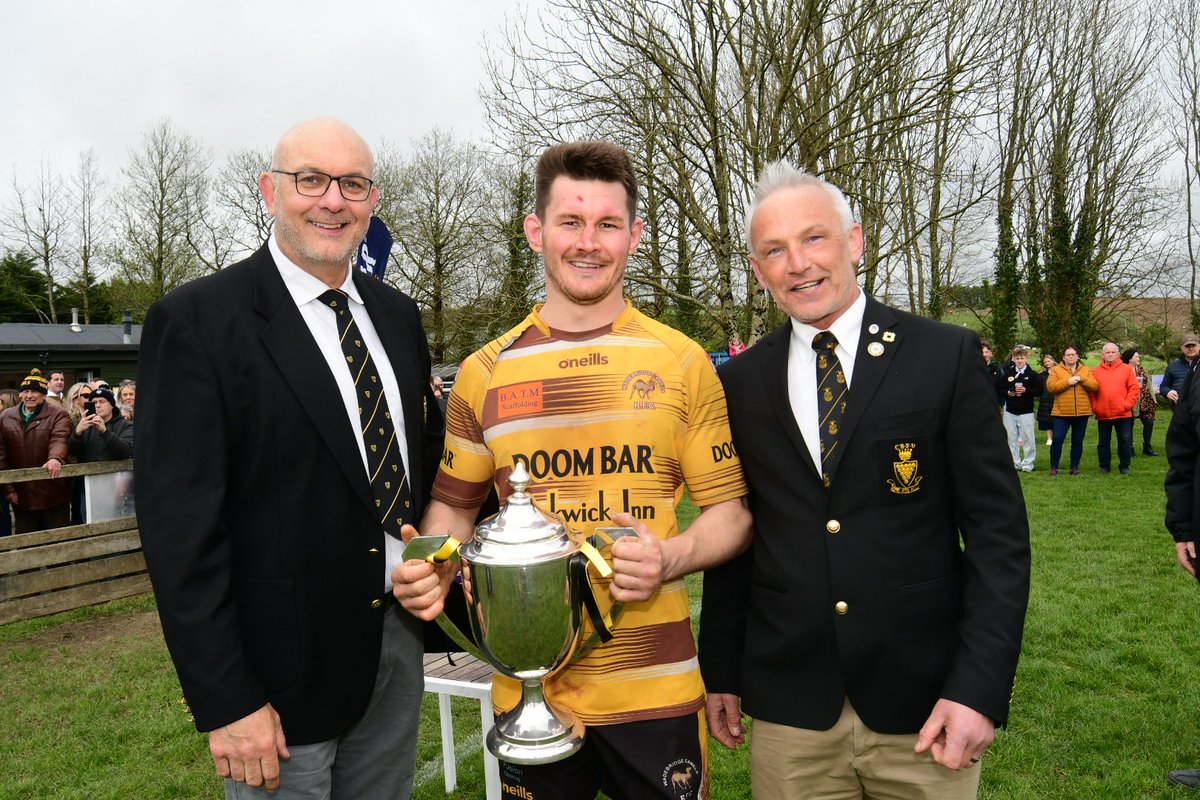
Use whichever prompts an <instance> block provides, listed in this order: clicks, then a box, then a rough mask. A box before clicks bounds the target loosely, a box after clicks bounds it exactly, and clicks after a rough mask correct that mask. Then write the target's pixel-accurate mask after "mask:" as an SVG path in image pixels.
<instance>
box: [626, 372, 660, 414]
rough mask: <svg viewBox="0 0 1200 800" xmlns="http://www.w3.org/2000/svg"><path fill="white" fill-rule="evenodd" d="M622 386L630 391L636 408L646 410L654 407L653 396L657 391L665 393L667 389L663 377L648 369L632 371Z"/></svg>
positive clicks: (630, 396) (630, 397)
mask: <svg viewBox="0 0 1200 800" xmlns="http://www.w3.org/2000/svg"><path fill="white" fill-rule="evenodd" d="M621 388H622V389H623V390H624V391H626V392H628V393H629V399H630V400H633V407H634V408H642V409H646V410H653V409H654V400H653V399H652V398H653V395H654V394H655V393H656V392H657V393H662V394H665V393H666V391H667V385H666V384H665V383H663V379H662V378H660V377H658V375H657V374H655V373H653V372H651V371H650V370H648V369H639V370H638V371H637V372H634V373H631V374H630V375H629V377H628V378H626V379H625V382H624V383H623V384H621Z"/></svg>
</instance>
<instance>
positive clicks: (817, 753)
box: [750, 700, 979, 800]
mask: <svg viewBox="0 0 1200 800" xmlns="http://www.w3.org/2000/svg"><path fill="white" fill-rule="evenodd" d="M916 744H917V734H915V733H912V734H903V735H898V736H897V735H890V734H881V733H875V732H874V731H872V730H871V729H870V728H868V727H867V726H866V725H864V724H863V721H862V720H861V719H859V717H858V714H857V713H855V711H854V708H853V707H852V706H851V705H850V701H849V700H847V701H846V705H845V707H844V708H843V709H842V715H841V717H840V718H839V719H838V721H837V723H836V724H835V725H834V726H833V727H832V728H830V729H829V730H827V731H814V730H809V729H807V728H793V727H791V726H788V725H778V724H775V723H772V722H764V721H762V720H755V722H754V726H753V728H752V730H751V748H750V770H751V772H750V775H751V783H752V786H753V793H754V798H755V800H974V798H975V796H976V794H977V793H978V791H979V765H978V764H972V765H971V766H970V767H969V768H966V769H962V770H958V771H955V770H949V769H946V768H945V767H943V766H941V765H940V764H938V763H937V762H935V761H934V760H933V756H931V755H930V754H929V753H928V752H925V753H922V754H920V755H917V754H916V753H914V752H913V748H914V747H916Z"/></svg>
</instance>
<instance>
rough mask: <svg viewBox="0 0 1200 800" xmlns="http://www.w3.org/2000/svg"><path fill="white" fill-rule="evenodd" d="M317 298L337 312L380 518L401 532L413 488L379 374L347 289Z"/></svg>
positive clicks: (388, 529)
mask: <svg viewBox="0 0 1200 800" xmlns="http://www.w3.org/2000/svg"><path fill="white" fill-rule="evenodd" d="M319 299H320V301H321V302H322V303H324V304H325V305H327V306H329V307H330V308H332V309H333V310H334V313H336V314H337V325H338V335H339V336H340V337H341V342H342V353H343V355H345V356H346V365H347V366H348V367H350V375H351V376H352V377H353V378H354V390H355V393H356V394H357V395H358V416H359V421H360V423H361V426H360V428H361V431H362V439H363V444H364V445H365V446H366V450H367V471H368V475H369V477H370V479H371V490H372V491H373V492H374V494H375V506H376V508H378V509H379V520H380V522H381V523H382V525H383V530H384V531H385V532H386V533H388V534H389V535H391V536H395V537H396V538H400V526H401V525H403V524H405V523H406V522H411V521H412V490H411V489H410V487H409V485H408V476H407V475H405V473H404V461H403V460H402V459H401V457H400V445H399V444H398V443H397V442H396V428H395V427H394V426H393V425H392V412H391V410H390V409H389V408H388V401H387V397H385V396H384V394H383V382H382V381H380V380H379V372H378V371H377V370H376V369H375V363H374V361H372V359H371V353H370V351H369V350H367V345H366V343H365V342H364V341H363V338H362V333H360V332H359V330H358V324H357V323H355V321H354V315H353V314H351V313H350V299H349V297H348V296H347V295H346V293H345V292H343V291H341V290H340V289H330V290H329V291H327V292H325V293H323V294H322V295H321V297H320V298H319Z"/></svg>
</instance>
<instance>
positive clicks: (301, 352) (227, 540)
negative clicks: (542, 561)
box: [135, 118, 441, 800]
mask: <svg viewBox="0 0 1200 800" xmlns="http://www.w3.org/2000/svg"><path fill="white" fill-rule="evenodd" d="M372 169H373V159H372V156H371V151H370V148H368V146H367V144H366V142H364V141H363V139H362V137H360V136H359V135H358V134H357V133H356V132H355V131H354V130H353V129H351V128H350V127H349V126H348V125H346V124H345V123H344V122H341V121H339V120H335V119H329V118H322V119H315V120H311V121H309V122H304V123H301V124H299V125H296V126H295V127H293V128H291V129H290V130H288V131H287V132H286V133H284V134H283V136H282V137H280V139H279V143H278V144H277V145H276V148H275V153H274V158H273V159H272V162H271V168H270V170H268V171H266V172H264V173H263V174H262V175H261V176H260V177H259V190H260V191H261V192H262V196H263V200H264V201H265V203H266V206H267V210H268V211H270V213H271V214H272V216H273V217H274V218H275V229H274V232H273V233H272V234H271V237H270V239H269V240H268V241H267V242H266V243H265V244H264V245H263V246H262V247H261V248H260V249H259V250H258V251H257V252H256V253H254V254H253V255H251V256H250V257H249V258H248V259H246V260H245V261H243V262H241V263H238V264H235V265H233V266H231V267H229V268H227V269H223V270H221V271H220V272H218V273H216V274H214V275H210V276H207V277H204V278H201V279H199V280H196V281H193V282H191V283H189V284H186V285H185V286H183V287H181V288H179V289H177V290H176V291H174V292H172V293H170V294H168V295H167V296H166V297H164V298H163V299H161V300H159V301H158V302H157V303H155V304H154V305H153V306H151V308H150V311H149V313H148V314H147V315H146V324H145V328H144V329H143V335H142V344H141V353H140V358H139V362H138V380H139V382H140V383H141V386H142V388H143V390H144V391H143V392H142V393H141V394H140V397H141V398H142V399H141V401H140V402H139V403H138V422H137V427H138V438H137V440H136V443H135V458H136V461H137V465H138V491H137V515H138V523H139V525H140V528H141V535H142V544H143V547H144V550H145V555H146V565H147V567H148V569H149V572H150V578H151V580H152V581H153V584H154V591H155V599H156V601H157V603H158V609H159V615H160V616H161V618H162V627H163V635H164V637H165V638H166V642H167V646H168V647H169V649H170V651H171V657H172V659H173V660H174V662H175V668H176V671H177V672H178V674H179V682H180V685H181V686H182V688H183V692H184V695H185V697H186V698H187V702H188V704H189V706H190V708H191V713H192V714H193V716H194V718H195V723H196V727H197V728H198V729H199V730H201V731H205V732H207V733H208V740H209V751H210V752H211V754H212V758H213V763H214V765H215V767H216V771H217V773H218V774H219V775H220V776H222V777H223V778H225V794H226V797H229V798H235V797H236V798H248V797H268V796H271V797H275V798H289V799H294V798H306V799H307V798H333V800H337V799H338V798H343V800H363V799H364V798H366V799H368V800H402V798H407V797H409V795H410V793H411V788H412V782H413V774H414V770H415V759H416V756H415V750H416V737H417V725H418V722H419V718H420V704H421V695H422V689H423V680H422V655H423V653H422V631H421V626H420V623H419V622H418V621H417V620H416V619H415V618H414V617H412V615H410V614H407V613H405V612H403V611H402V610H401V609H400V608H399V607H398V606H397V605H396V603H395V601H394V599H393V597H392V593H391V589H392V582H391V572H392V569H393V568H394V567H395V565H396V564H397V563H398V562H399V561H400V557H401V554H402V552H403V547H404V545H403V542H402V541H401V539H400V528H401V526H402V525H403V524H405V523H408V522H411V521H412V520H414V519H417V518H419V517H420V515H421V512H422V509H423V506H424V503H425V501H426V500H427V499H428V493H429V486H430V483H431V481H432V476H433V469H434V468H435V467H436V462H437V459H438V457H439V456H440V454H441V438H440V431H441V425H440V422H439V420H440V415H439V414H438V405H437V401H436V399H434V397H433V394H432V391H431V389H430V387H429V372H430V366H431V365H430V359H429V351H428V349H427V346H426V341H425V333H424V331H423V330H422V327H421V321H420V314H419V313H418V311H417V307H416V304H415V303H414V302H413V301H412V300H411V299H410V298H408V297H406V296H404V295H402V294H400V293H399V292H397V291H396V290H394V289H392V288H391V287H389V286H387V285H386V284H384V283H383V282H381V281H377V280H375V279H373V278H371V277H369V276H364V275H363V274H362V273H360V272H359V271H358V270H356V269H352V268H351V267H350V258H351V257H352V256H353V255H354V253H355V252H356V251H357V249H358V246H359V244H360V243H361V242H362V239H363V235H364V233H365V232H366V230H367V225H368V222H369V220H370V217H371V210H372V209H373V208H374V206H375V204H376V202H377V201H378V199H379V192H378V190H377V189H376V188H375V187H374V185H373V181H372V179H371V175H372ZM180 397H183V398H186V401H187V403H188V405H189V407H191V408H195V409H202V414H201V415H200V417H199V418H198V419H197V420H195V421H192V422H186V423H185V422H182V421H181V420H180V416H179V413H178V412H179V398H180ZM426 415H430V416H429V419H428V420H427V419H426ZM368 423H369V424H368ZM427 437H428V440H427ZM269 792H272V794H268V793H269Z"/></svg>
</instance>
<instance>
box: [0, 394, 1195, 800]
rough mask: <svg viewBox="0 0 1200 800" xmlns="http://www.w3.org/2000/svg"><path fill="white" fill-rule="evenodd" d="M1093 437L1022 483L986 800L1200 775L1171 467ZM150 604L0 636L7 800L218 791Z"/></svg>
mask: <svg viewBox="0 0 1200 800" xmlns="http://www.w3.org/2000/svg"><path fill="white" fill-rule="evenodd" d="M1168 421H1169V414H1163V413H1160V416H1159V422H1158V426H1157V428H1156V430H1155V442H1156V447H1157V449H1159V450H1160V451H1161V450H1162V449H1163V447H1162V440H1163V434H1164V433H1165V430H1166V424H1167V422H1168ZM1136 426H1137V427H1136V429H1135V437H1134V438H1135V441H1137V442H1140V441H1141V426H1140V423H1136ZM1095 443H1096V430H1095V423H1094V422H1093V423H1092V424H1091V425H1090V426H1089V429H1088V438H1087V441H1086V443H1085V449H1084V457H1083V465H1082V466H1083V470H1084V474H1083V476H1082V477H1079V478H1071V477H1069V476H1067V475H1065V474H1064V475H1062V476H1059V477H1056V478H1051V477H1050V475H1049V472H1048V469H1049V467H1048V461H1049V450H1048V448H1046V447H1044V446H1043V444H1044V434H1043V439H1042V440H1040V441H1039V446H1038V469H1037V471H1036V472H1033V473H1030V474H1023V475H1021V483H1022V486H1023V487H1024V490H1025V497H1026V502H1027V504H1028V508H1029V518H1030V525H1031V529H1032V536H1033V590H1032V596H1031V598H1030V607H1029V616H1028V619H1027V622H1026V628H1025V646H1024V652H1023V655H1022V658H1021V665H1020V669H1019V672H1018V675H1017V685H1016V691H1015V694H1014V697H1013V708H1012V720H1011V724H1010V726H1009V728H1008V730H1005V731H1001V732H999V733H998V735H997V738H996V742H995V743H994V744H993V745H992V748H991V750H990V751H989V754H988V756H987V758H986V759H985V762H984V770H983V789H982V791H981V793H980V794H981V797H983V798H988V800H999V798H1026V799H1028V800H1035V799H1037V800H1047V799H1051V800H1054V799H1057V798H1081V799H1082V798H1105V799H1106V798H1113V799H1114V800H1126V799H1127V798H1153V797H1175V796H1186V793H1184V792H1182V791H1175V790H1172V789H1171V788H1170V787H1168V786H1167V784H1166V775H1167V772H1168V771H1169V770H1171V769H1173V768H1176V767H1181V766H1200V714H1198V710H1200V644H1198V643H1197V640H1196V632H1197V631H1198V630H1200V587H1198V586H1197V585H1196V582H1195V581H1193V580H1192V579H1191V578H1190V577H1188V576H1187V575H1185V574H1184V573H1183V571H1182V570H1180V569H1179V567H1178V566H1176V564H1175V560H1174V548H1173V547H1172V544H1171V541H1170V537H1168V536H1167V534H1166V532H1165V530H1164V528H1163V523H1162V518H1163V492H1162V480H1163V474H1164V472H1165V470H1166V464H1165V461H1164V459H1163V458H1162V457H1157V458H1147V457H1144V456H1140V455H1139V456H1138V457H1137V458H1135V459H1134V462H1133V474H1132V475H1130V476H1121V475H1118V474H1115V473H1114V474H1111V475H1100V474H1098V473H1097V472H1096V451H1095ZM1138 449H1139V451H1140V446H1139V448H1138ZM973 490H974V491H986V487H973ZM690 583H691V585H692V587H693V592H694V595H693V609H697V608H698V605H699V604H698V602H697V599H698V590H699V582H698V580H692V581H690ZM153 608H154V605H153V602H152V600H151V599H150V598H149V597H140V598H133V599H130V600H124V601H119V602H115V603H110V604H107V605H105V606H101V607H97V608H91V609H81V610H79V611H75V612H71V613H68V614H60V615H57V616H55V617H48V618H45V619H40V620H31V621H27V622H21V623H14V624H11V625H7V626H3V627H0V800H7V799H8V798H31V799H33V800H43V799H47V800H48V799H51V798H71V799H72V800H74V799H75V798H89V799H90V798H96V799H99V798H113V799H114V800H127V799H128V798H139V799H140V798H189V799H191V798H218V797H221V796H222V795H221V788H220V784H219V782H218V781H217V780H216V778H215V776H214V774H213V771H212V766H211V762H210V760H209V758H208V753H207V745H206V740H205V738H204V737H203V736H202V735H200V734H197V733H196V732H195V729H194V728H193V726H192V724H191V722H190V721H189V720H188V718H187V714H186V711H185V710H184V708H183V707H182V704H181V701H180V691H179V685H178V683H177V682H176V679H175V674H174V671H173V670H172V668H171V665H170V661H169V659H168V657H167V654H166V649H165V647H164V646H163V643H162V637H161V635H160V634H159V632H158V629H157V627H156V626H155V624H154V622H155V619H154V614H153ZM453 703H454V708H455V715H456V733H457V740H458V743H459V751H460V755H459V765H458V774H459V784H460V785H459V789H458V791H457V792H455V793H453V794H451V795H449V796H450V797H452V798H482V797H483V796H484V793H483V780H482V755H481V751H480V743H479V722H478V704H477V703H475V702H474V701H468V700H462V699H459V698H455V699H454V701H453ZM422 724H423V728H422V734H421V744H420V752H419V754H418V758H419V764H418V786H417V788H416V791H415V794H414V796H415V797H416V798H418V799H419V800H435V798H444V797H447V795H446V794H445V791H444V788H443V785H442V771H441V746H440V740H439V736H438V728H437V706H436V702H435V701H434V700H433V698H432V697H430V696H427V697H426V706H425V714H424V720H423V723H422ZM711 747H712V752H713V764H712V797H713V798H714V800H735V799H739V798H748V797H749V796H750V789H749V786H750V780H749V769H748V752H747V751H746V750H745V749H743V750H741V751H738V752H737V753H730V752H729V751H726V750H725V749H724V748H722V747H721V746H720V745H717V744H715V743H711Z"/></svg>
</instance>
